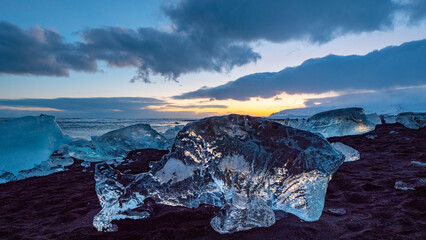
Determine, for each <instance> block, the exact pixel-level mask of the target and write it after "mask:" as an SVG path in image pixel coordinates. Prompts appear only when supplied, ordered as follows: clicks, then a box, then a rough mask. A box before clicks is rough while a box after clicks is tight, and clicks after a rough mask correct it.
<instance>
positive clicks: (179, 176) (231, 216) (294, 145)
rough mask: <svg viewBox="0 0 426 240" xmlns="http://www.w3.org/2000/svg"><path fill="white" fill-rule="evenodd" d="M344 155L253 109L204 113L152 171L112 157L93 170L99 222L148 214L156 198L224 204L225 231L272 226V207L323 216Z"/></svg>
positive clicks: (217, 224)
mask: <svg viewBox="0 0 426 240" xmlns="http://www.w3.org/2000/svg"><path fill="white" fill-rule="evenodd" d="M343 160H344V157H343V155H342V154H341V153H340V152H338V151H336V150H335V149H334V148H333V147H332V146H331V145H330V144H329V143H328V142H327V141H326V140H325V139H324V138H322V137H320V136H318V135H317V134H313V133H310V132H306V131H301V130H298V129H294V128H290V127H286V126H283V125H281V124H278V123H275V122H272V121H268V120H264V119H260V118H252V117H249V116H241V115H229V116H222V117H212V118H206V119H202V120H199V121H195V122H192V123H190V124H188V125H187V126H185V127H184V128H183V129H182V130H181V131H180V132H179V133H178V135H177V137H176V139H175V141H174V144H173V147H172V149H171V152H170V153H169V154H168V155H166V156H164V157H163V158H162V159H161V160H160V161H159V162H153V163H151V170H150V171H149V172H147V173H141V174H137V175H131V174H123V173H120V172H119V171H118V170H114V169H112V168H111V167H110V166H108V165H107V164H105V163H103V164H98V165H97V166H96V171H95V179H96V192H97V194H98V198H99V201H100V202H101V206H102V210H101V212H99V213H98V214H97V215H96V216H95V218H94V220H93V224H94V226H95V227H96V228H97V229H98V230H99V231H115V230H117V228H116V226H114V225H113V224H112V221H113V220H115V219H122V218H136V219H138V218H146V217H149V216H150V215H151V214H153V213H152V211H150V210H149V206H147V204H146V203H145V200H146V199H147V198H150V199H152V200H154V201H155V202H157V203H161V204H168V205H173V206H186V207H190V208H196V207H198V206H199V205H200V204H209V205H213V206H218V207H221V208H222V210H221V213H220V214H219V215H218V216H216V217H215V218H213V219H212V221H211V225H212V227H213V228H214V229H215V230H216V231H218V232H220V233H228V232H234V231H241V230H246V229H250V228H253V227H267V226H270V225H272V224H273V223H274V222H275V217H274V215H273V210H282V211H286V212H289V213H293V214H295V215H297V216H298V217H300V218H301V219H304V220H306V221H316V220H318V219H319V217H320V216H321V213H322V209H323V206H324V198H325V192H326V189H327V185H328V181H329V180H330V178H331V176H332V175H333V173H334V172H335V171H336V170H337V169H338V167H339V166H340V165H341V164H342V162H343Z"/></svg>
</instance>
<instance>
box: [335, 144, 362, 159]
mask: <svg viewBox="0 0 426 240" xmlns="http://www.w3.org/2000/svg"><path fill="white" fill-rule="evenodd" d="M331 145H332V146H333V147H334V148H335V149H336V150H337V151H339V152H341V153H342V154H343V155H345V162H353V161H357V160H359V159H360V154H359V152H358V151H357V150H355V149H353V148H352V147H349V146H348V145H345V144H343V143H341V142H334V143H331Z"/></svg>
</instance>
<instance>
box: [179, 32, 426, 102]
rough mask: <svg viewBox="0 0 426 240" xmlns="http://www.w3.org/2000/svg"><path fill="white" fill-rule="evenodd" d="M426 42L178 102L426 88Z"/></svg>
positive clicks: (332, 58)
mask: <svg viewBox="0 0 426 240" xmlns="http://www.w3.org/2000/svg"><path fill="white" fill-rule="evenodd" d="M425 63H426V40H421V41H413V42H408V43H405V44H402V45H401V46H396V47H387V48H384V49H382V50H379V51H373V52H371V53H369V54H367V55H365V56H358V55H352V56H336V55H329V56H327V57H324V58H317V59H310V60H307V61H305V62H304V63H303V64H301V65H300V66H297V67H289V68H285V69H284V70H282V71H280V72H276V73H257V74H252V75H247V76H244V77H242V78H239V79H237V80H235V81H231V82H228V83H226V84H224V85H221V86H218V87H213V88H202V89H199V90H197V91H194V92H188V93H185V94H182V95H180V96H176V97H175V98H176V99H193V98H215V99H220V100H224V99H236V100H247V99H249V98H250V97H263V98H269V97H273V96H275V95H278V94H280V93H282V92H286V93H290V94H294V93H324V92H327V91H331V90H334V91H351V90H354V89H355V90H360V89H361V90H366V89H367V90H380V89H386V88H392V87H401V86H420V85H425V84H426V79H425V76H426V68H425V67H424V66H425Z"/></svg>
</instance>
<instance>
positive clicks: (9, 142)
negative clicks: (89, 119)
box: [0, 115, 64, 175]
mask: <svg viewBox="0 0 426 240" xmlns="http://www.w3.org/2000/svg"><path fill="white" fill-rule="evenodd" d="M0 133H1V134H0V170H3V171H6V172H10V173H13V174H14V175H16V174H18V172H19V171H22V170H28V169H31V168H33V167H35V166H36V165H37V164H40V163H41V162H43V161H46V160H48V159H49V157H50V155H51V154H52V153H53V152H54V151H55V150H56V149H57V148H58V147H59V145H61V143H62V142H63V140H64V136H63V134H62V131H61V129H60V128H59V127H58V124H56V121H55V117H53V116H48V115H40V116H39V117H31V116H28V117H23V118H17V119H12V120H8V121H6V122H4V123H2V124H0Z"/></svg>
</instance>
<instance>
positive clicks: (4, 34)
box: [0, 0, 426, 82]
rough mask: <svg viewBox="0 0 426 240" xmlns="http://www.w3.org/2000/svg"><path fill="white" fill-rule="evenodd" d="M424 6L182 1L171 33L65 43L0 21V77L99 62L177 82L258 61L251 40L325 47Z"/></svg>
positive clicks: (418, 15) (170, 11)
mask: <svg viewBox="0 0 426 240" xmlns="http://www.w3.org/2000/svg"><path fill="white" fill-rule="evenodd" d="M425 9H426V1H423V0H411V1H395V0H383V1H371V0H356V1H355V0H340V1H335V0H324V1H316V0H290V1H276V0H264V1H257V0H234V1H229V0H204V1H199V0H186V1H180V2H178V3H176V4H172V5H169V6H167V7H164V9H163V10H164V14H165V15H167V16H168V17H169V18H170V20H171V26H172V28H171V30H170V31H159V30H156V29H153V28H139V29H136V30H133V29H128V28H121V27H105V28H96V29H87V30H85V31H83V32H81V37H82V41H81V42H76V43H66V42H65V41H64V39H63V38H62V37H61V35H60V34H59V33H57V32H56V31H54V30H51V29H40V28H39V27H34V28H32V29H30V30H28V31H26V30H22V29H20V28H19V27H17V26H15V25H12V24H10V23H6V22H2V23H0V73H7V74H31V75H47V76H68V75H69V71H70V70H74V71H85V72H96V71H98V67H97V61H99V60H102V61H106V62H107V63H108V65H110V66H113V67H134V68H137V69H138V74H137V75H136V76H135V78H134V80H137V79H141V80H143V81H145V82H149V81H150V75H151V74H155V75H160V76H163V77H164V78H166V79H177V78H178V77H179V76H180V75H182V74H185V73H190V72H198V71H215V72H221V71H229V70H231V69H233V68H234V67H237V66H242V65H245V64H247V63H250V62H255V61H257V60H258V59H259V58H260V57H261V56H260V55H259V54H258V53H256V52H255V51H254V50H253V49H252V48H251V47H250V44H252V43H253V42H254V41H258V40H267V41H272V42H285V41H289V40H307V41H310V42H317V43H324V42H327V41H329V40H331V39H333V38H335V37H337V36H340V35H343V34H347V33H360V32H369V31H375V30H382V29H386V28H392V25H393V20H394V17H395V15H397V14H402V15H405V16H406V17H407V18H408V20H409V21H408V22H409V23H411V24H413V23H418V22H419V21H420V20H422V19H424V17H425V15H426V11H425Z"/></svg>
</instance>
